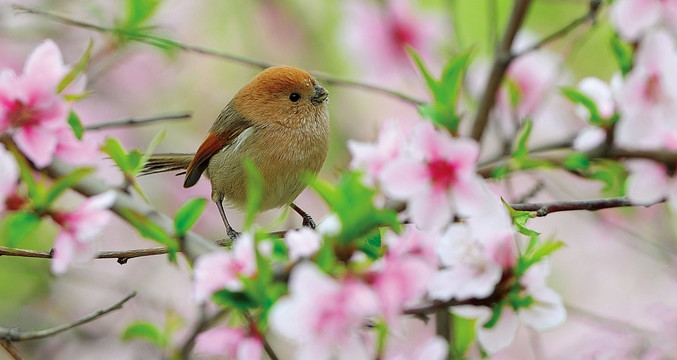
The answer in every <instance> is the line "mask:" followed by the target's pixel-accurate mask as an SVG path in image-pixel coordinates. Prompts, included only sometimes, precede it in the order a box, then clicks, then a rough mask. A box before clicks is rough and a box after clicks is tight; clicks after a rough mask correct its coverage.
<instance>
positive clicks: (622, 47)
mask: <svg viewBox="0 0 677 360" xmlns="http://www.w3.org/2000/svg"><path fill="white" fill-rule="evenodd" d="M611 50H612V52H613V54H614V58H615V59H616V62H617V63H618V67H619V68H620V69H621V73H622V74H623V76H625V75H627V74H628V73H629V72H630V70H632V59H633V58H634V51H633V48H632V46H631V45H630V44H628V43H627V42H625V41H623V40H622V39H621V38H620V37H619V36H618V35H616V36H613V37H612V38H611Z"/></svg>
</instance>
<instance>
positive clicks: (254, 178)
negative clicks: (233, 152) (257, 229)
mask: <svg viewBox="0 0 677 360" xmlns="http://www.w3.org/2000/svg"><path fill="white" fill-rule="evenodd" d="M244 166H245V169H246V170H247V205H246V211H245V220H244V227H245V229H248V228H249V227H250V226H251V225H252V224H253V223H254V218H255V217H256V214H257V213H258V212H259V209H261V204H262V203H263V186H264V184H263V176H262V175H261V172H260V171H259V169H258V168H257V167H256V165H255V164H254V162H253V161H252V160H251V159H245V162H244Z"/></svg>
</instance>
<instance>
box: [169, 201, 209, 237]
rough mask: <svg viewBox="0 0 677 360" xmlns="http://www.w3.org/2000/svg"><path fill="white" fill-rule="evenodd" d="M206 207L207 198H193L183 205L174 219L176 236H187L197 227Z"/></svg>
mask: <svg viewBox="0 0 677 360" xmlns="http://www.w3.org/2000/svg"><path fill="white" fill-rule="evenodd" d="M206 206H207V199H205V198H193V199H190V200H188V201H186V202H185V203H184V204H183V205H181V207H180V208H179V210H177V211H176V216H175V217H174V228H175V229H176V236H179V237H181V236H183V235H185V234H186V232H188V230H190V229H191V228H192V227H193V225H195V223H196V222H197V220H198V219H199V218H200V215H202V212H203V211H204V209H205V207H206Z"/></svg>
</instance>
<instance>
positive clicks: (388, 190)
mask: <svg viewBox="0 0 677 360" xmlns="http://www.w3.org/2000/svg"><path fill="white" fill-rule="evenodd" d="M478 154H479V146H478V145H477V143H476V142H475V141H473V140H471V139H466V138H452V137H451V136H449V135H448V134H447V133H444V132H441V131H438V130H436V129H435V127H434V126H433V125H432V124H431V123H429V122H422V123H420V124H419V125H418V126H416V127H415V128H414V129H413V133H412V135H411V140H410V142H409V147H408V151H407V152H406V153H404V154H402V155H401V156H399V157H398V158H397V159H394V160H392V161H390V162H389V163H387V164H386V165H385V167H384V169H383V170H382V171H381V173H380V176H379V182H380V184H381V187H382V188H383V191H384V193H385V194H386V195H387V196H390V197H392V198H395V199H398V200H406V201H407V209H406V212H407V213H408V215H409V216H410V217H411V219H412V221H413V222H414V223H415V224H416V225H418V226H419V227H421V228H423V229H440V228H442V227H444V225H445V224H447V223H448V222H449V221H451V219H452V217H453V215H454V214H457V215H461V216H464V215H468V214H469V213H470V212H472V210H473V209H474V208H475V207H476V206H477V205H478V204H477V200H478V196H481V192H482V184H481V179H480V178H479V177H478V176H477V174H476V173H475V164H476V162H477V157H478Z"/></svg>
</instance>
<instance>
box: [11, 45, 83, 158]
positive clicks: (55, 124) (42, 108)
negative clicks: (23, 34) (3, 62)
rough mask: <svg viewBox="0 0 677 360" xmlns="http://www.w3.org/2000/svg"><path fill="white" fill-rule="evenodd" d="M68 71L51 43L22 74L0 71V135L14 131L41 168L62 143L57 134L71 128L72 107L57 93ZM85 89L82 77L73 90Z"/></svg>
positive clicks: (33, 57) (30, 59) (33, 56)
mask: <svg viewBox="0 0 677 360" xmlns="http://www.w3.org/2000/svg"><path fill="white" fill-rule="evenodd" d="M68 70H69V68H68V67H67V66H65V65H64V64H63V59H62V56H61V51H60V50H59V48H58V47H57V45H56V44H55V43H54V42H52V41H51V40H47V41H45V42H43V43H42V44H41V45H40V46H38V47H37V48H36V49H35V50H34V51H33V53H31V55H30V56H29V57H28V59H27V60H26V64H25V66H24V71H23V73H22V74H21V75H19V76H17V75H16V74H15V73H14V71H12V70H11V69H4V70H2V72H0V133H1V132H5V131H8V130H10V129H12V130H13V131H14V134H13V139H14V141H15V142H16V144H17V146H18V147H19V149H20V150H21V151H22V152H23V153H24V154H25V155H26V156H27V157H28V158H29V159H30V160H31V161H32V162H33V163H34V164H35V165H36V166H37V167H44V166H47V165H48V164H49V163H50V162H51V161H52V157H53V156H54V154H55V151H56V150H57V146H58V143H59V136H57V135H56V132H58V131H60V130H61V129H64V128H65V129H69V126H68V124H67V123H66V117H67V115H68V109H69V105H68V104H67V103H66V102H65V100H64V99H63V97H62V96H60V95H59V94H57V93H56V86H57V85H58V84H59V82H60V81H61V79H62V78H63V77H64V76H65V75H66V74H67V73H68ZM83 89H84V78H81V79H80V81H76V82H75V83H73V84H71V86H70V88H69V91H71V92H81V91H82V90H83ZM69 146H72V145H69Z"/></svg>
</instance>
